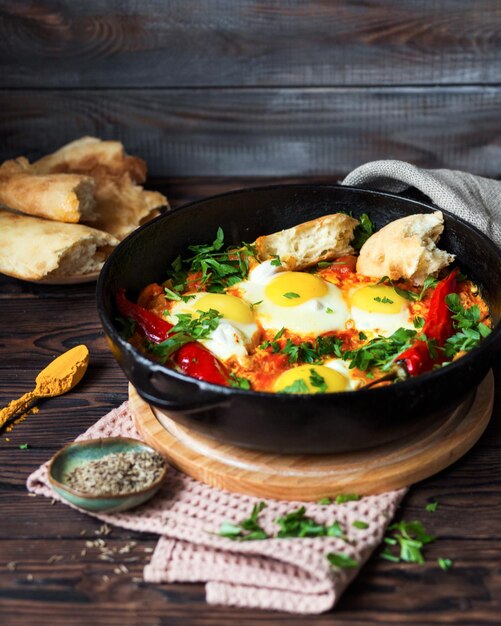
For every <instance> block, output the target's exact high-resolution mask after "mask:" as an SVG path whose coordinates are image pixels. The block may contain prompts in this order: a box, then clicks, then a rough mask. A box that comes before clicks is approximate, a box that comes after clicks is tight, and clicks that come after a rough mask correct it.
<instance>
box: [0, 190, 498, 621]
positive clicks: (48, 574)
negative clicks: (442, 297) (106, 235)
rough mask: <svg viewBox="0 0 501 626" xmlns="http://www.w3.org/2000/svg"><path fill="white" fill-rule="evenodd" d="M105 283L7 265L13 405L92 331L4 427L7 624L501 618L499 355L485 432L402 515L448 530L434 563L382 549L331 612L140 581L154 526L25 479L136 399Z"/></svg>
mask: <svg viewBox="0 0 501 626" xmlns="http://www.w3.org/2000/svg"><path fill="white" fill-rule="evenodd" d="M252 182H255V181H249V180H236V179H234V180H231V181H228V180H225V181H223V180H214V179H211V180H193V179H191V180H177V181H173V182H171V183H170V184H169V185H167V186H166V187H164V191H165V192H166V193H167V195H168V197H169V198H170V200H171V203H172V205H173V206H178V205H180V204H181V203H184V202H186V201H188V200H191V199H194V198H198V197H204V196H208V195H211V194H214V193H218V192H220V191H226V190H229V189H234V188H238V187H243V186H247V185H249V184H251V183H252ZM259 182H261V181H259ZM94 292H95V285H94V284H87V285H75V286H70V287H57V286H41V285H32V284H29V283H24V282H20V281H17V280H14V279H9V278H6V277H0V319H1V325H0V406H3V405H5V404H7V402H8V401H9V400H10V399H12V398H14V397H17V396H19V395H21V394H22V393H24V392H25V391H28V390H30V389H31V388H32V387H33V382H34V379H35V377H36V374H37V373H38V371H39V370H40V369H42V368H43V367H44V366H45V365H46V364H47V363H48V362H49V361H50V360H51V359H52V358H53V357H54V356H56V355H57V354H60V353H61V352H63V351H64V350H66V349H68V348H70V347H73V346H74V345H77V344H79V343H85V344H86V345H87V346H88V347H89V349H90V354H91V361H90V367H89V370H88V372H87V374H86V376H85V378H84V380H83V381H82V382H81V383H80V385H79V386H78V387H77V388H76V389H75V390H74V391H72V392H71V393H70V394H68V395H66V396H62V397H60V398H54V399H51V400H46V401H43V402H40V405H39V406H40V412H39V413H38V414H34V415H31V416H30V417H29V418H28V419H27V420H26V421H24V422H23V423H21V424H18V425H16V426H15V428H14V429H13V430H12V432H8V433H5V432H4V433H2V434H1V436H0V459H1V463H0V502H1V518H0V520H1V523H0V624H2V626H11V625H12V626H14V625H16V626H21V625H23V626H24V625H28V624H30V625H38V624H43V625H46V624H50V625H52V626H69V625H83V624H85V625H91V626H96V625H100V624H103V625H107V626H112V625H117V626H129V625H140V626H150V625H151V626H152V625H160V624H172V625H176V626H177V625H178V624H179V625H181V624H190V625H194V624H200V625H204V626H209V625H213V626H218V625H220V624H233V623H236V622H237V621H238V623H239V625H240V626H244V625H246V624H273V623H281V624H297V625H299V624H306V623H307V624H315V625H320V624H331V623H332V624H350V625H354V624H397V625H398V624H414V625H418V624H419V625H421V624H423V625H424V624H439V623H440V624H442V623H444V624H445V623H455V624H471V625H472V626H480V625H482V624H500V623H501V498H500V491H501V457H500V453H501V422H500V420H499V419H496V416H497V417H499V408H500V396H501V394H500V386H499V381H500V380H501V368H500V367H499V361H498V363H497V367H496V370H497V371H496V375H497V376H496V379H497V401H496V406H495V413H494V417H493V419H492V420H491V423H490V425H489V426H488V428H487V431H486V432H485V434H484V435H483V436H482V438H481V440H480V442H479V443H478V444H477V445H476V446H475V447H474V449H473V450H471V451H470V452H469V453H468V454H467V455H466V456H465V457H463V458H462V459H461V460H460V461H458V462H457V463H456V464H454V465H453V466H452V467H450V468H448V469H447V470H445V471H442V472H441V473H440V474H438V475H436V476H434V477H433V478H430V479H428V480H426V481H424V482H422V483H420V484H418V485H416V486H414V487H413V488H412V489H411V490H410V493H409V495H408V496H407V497H406V499H405V501H404V503H403V505H402V507H401V509H400V511H399V513H398V516H399V518H401V517H403V518H404V519H406V520H412V519H420V520H422V521H423V523H424V524H425V526H426V529H427V530H428V531H429V532H430V533H431V534H433V535H436V536H437V537H438V539H437V541H436V542H435V543H433V544H431V545H430V546H429V547H428V549H427V550H426V558H427V561H426V564H425V565H423V566H419V565H409V564H393V563H390V562H387V561H384V560H381V559H380V558H378V557H377V556H374V557H373V558H372V559H371V560H370V561H369V563H368V564H367V565H366V566H365V567H364V569H363V570H362V572H361V573H360V575H359V576H358V578H357V579H356V580H355V581H354V583H353V584H352V585H351V587H350V588H349V589H348V590H347V591H346V593H345V594H344V596H343V597H342V599H341V600H340V602H339V604H338V605H337V607H336V608H335V610H334V611H332V612H330V613H327V614H325V615H321V616H312V617H309V618H308V617H304V616H294V615H289V614H284V613H275V612H265V611H254V610H238V609H231V608H224V607H213V606H208V605H207V604H206V603H205V599H204V588H203V586H202V585H201V584H165V585H152V584H145V583H143V582H141V573H142V568H143V566H144V564H145V563H146V562H147V561H148V559H149V558H150V553H151V550H152V548H153V547H154V545H155V543H156V536H155V535H144V534H139V533H132V532H128V531H125V530H122V529H120V528H112V530H111V533H110V534H108V535H106V536H105V535H103V533H102V530H103V529H102V528H101V523H100V522H99V521H96V520H95V519H93V518H91V517H88V516H86V515H83V514H81V513H79V512H77V511H74V510H72V509H70V508H68V507H66V506H64V505H62V504H60V503H55V504H53V503H51V501H50V500H48V499H46V498H42V497H36V498H33V497H30V496H29V495H28V493H27V491H26V488H25V481H26V478H27V477H28V475H29V474H30V473H31V472H32V471H33V470H34V469H36V468H37V467H38V465H40V464H41V463H42V462H44V461H45V460H47V459H48V458H49V457H50V456H51V455H53V454H54V453H55V452H56V451H57V450H58V449H59V448H60V447H61V446H62V445H63V444H65V443H67V442H68V441H71V440H72V439H74V438H75V437H76V436H77V435H78V434H79V433H80V432H82V431H83V430H84V429H86V428H87V427H89V426H90V425H91V424H93V423H94V422H95V421H96V420H97V419H98V418H99V417H101V416H102V415H103V414H104V413H106V412H107V411H108V410H109V409H111V408H112V407H115V406H117V405H118V404H120V403H121V402H123V401H124V400H125V399H126V397H127V381H126V379H125V376H124V375H123V373H122V371H121V370H120V368H119V367H118V365H117V364H116V363H115V361H114V359H113V357H112V355H111V353H110V351H109V349H108V347H107V344H106V342H105V340H104V337H103V333H102V331H101V327H100V323H99V319H98V315H97V312H96V305H95V295H94ZM23 444H28V448H21V447H20V446H22V445H23ZM431 500H436V501H437V502H438V503H439V506H438V509H437V511H436V512H435V513H428V512H426V511H425V510H424V507H425V504H426V503H427V502H428V501H431ZM99 537H101V538H102V539H103V540H104V541H106V544H107V546H108V547H109V548H111V549H112V550H113V551H114V552H115V553H116V554H115V557H114V558H115V561H114V562H108V561H103V560H100V559H99V558H98V556H99V550H98V549H97V548H96V547H87V544H86V542H87V541H90V540H93V539H96V538H99ZM131 542H136V543H135V544H131ZM438 557H446V558H450V559H452V560H453V561H454V565H453V567H452V569H450V570H449V571H442V570H441V569H440V568H439V567H438V566H437V558H438ZM121 565H125V568H120V566H121ZM121 570H123V571H121Z"/></svg>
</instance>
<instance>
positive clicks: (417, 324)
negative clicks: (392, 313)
mask: <svg viewBox="0 0 501 626" xmlns="http://www.w3.org/2000/svg"><path fill="white" fill-rule="evenodd" d="M412 323H413V324H414V328H423V326H424V317H420V316H419V315H416V317H415V318H414V319H413V320H412Z"/></svg>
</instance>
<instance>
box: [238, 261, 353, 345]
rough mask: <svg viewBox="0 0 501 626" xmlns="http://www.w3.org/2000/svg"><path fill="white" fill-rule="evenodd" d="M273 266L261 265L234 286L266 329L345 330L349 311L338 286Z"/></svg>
mask: <svg viewBox="0 0 501 626" xmlns="http://www.w3.org/2000/svg"><path fill="white" fill-rule="evenodd" d="M272 263H273V261H265V262H264V263H261V264H260V265H258V266H256V268H254V269H253V270H252V271H251V272H250V273H249V277H248V279H247V280H246V281H242V282H240V283H238V284H237V285H235V290H236V291H237V292H238V294H239V295H240V296H241V297H242V298H244V299H245V300H246V301H247V302H248V303H249V304H252V308H253V311H254V314H255V317H256V319H257V320H258V321H259V323H260V324H261V326H262V327H263V328H264V329H265V330H268V329H270V330H279V329H280V328H282V327H285V328H287V329H288V330H290V331H291V332H293V333H296V334H299V335H311V334H313V333H314V334H317V335H320V334H322V333H326V332H329V331H332V330H343V329H344V328H345V324H346V321H347V320H348V318H349V311H348V307H347V305H346V303H345V301H344V299H343V296H342V292H341V290H340V289H339V288H338V287H336V286H335V285H333V284H331V283H328V282H327V281H325V280H324V279H323V278H321V277H320V276H316V275H314V274H309V273H307V272H291V271H285V270H284V268H283V267H281V266H279V267H275V266H273V265H272Z"/></svg>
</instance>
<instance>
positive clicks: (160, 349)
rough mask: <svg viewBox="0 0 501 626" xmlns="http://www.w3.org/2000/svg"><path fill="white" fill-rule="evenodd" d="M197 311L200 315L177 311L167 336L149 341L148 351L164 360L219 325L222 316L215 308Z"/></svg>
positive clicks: (208, 333)
mask: <svg viewBox="0 0 501 626" xmlns="http://www.w3.org/2000/svg"><path fill="white" fill-rule="evenodd" d="M197 313H199V314H200V315H199V317H196V318H193V316H192V315H191V313H179V314H178V315H177V319H178V321H177V324H176V325H175V326H173V327H172V329H171V331H170V334H169V337H168V338H167V339H166V340H165V341H162V342H160V343H150V344H149V349H150V351H151V352H152V353H153V354H155V355H156V356H158V357H160V358H162V359H164V360H166V359H168V358H169V357H170V356H171V355H172V354H173V353H174V352H176V350H178V349H179V348H180V347H181V346H184V345H185V344H186V343H190V342H191V341H198V340H200V339H205V338H207V337H208V336H209V335H210V333H211V332H212V331H213V330H215V329H216V328H217V327H218V326H219V320H220V319H221V318H222V317H223V316H222V315H221V313H219V312H218V311H216V310H215V309H209V310H208V311H197Z"/></svg>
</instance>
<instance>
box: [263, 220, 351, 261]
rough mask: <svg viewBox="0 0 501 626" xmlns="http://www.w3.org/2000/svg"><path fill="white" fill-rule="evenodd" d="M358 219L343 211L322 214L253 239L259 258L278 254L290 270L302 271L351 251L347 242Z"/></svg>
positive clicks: (267, 257)
mask: <svg viewBox="0 0 501 626" xmlns="http://www.w3.org/2000/svg"><path fill="white" fill-rule="evenodd" d="M358 223H359V222H358V220H356V219H354V218H353V217H350V216H349V215H346V214H345V213H333V214H331V215H325V216H323V217H319V218H317V219H314V220H310V221H309V222H304V223H303V224H299V225H298V226H293V227H292V228H288V229H287V230H281V231H279V232H277V233H273V234H272V235H265V236H263V237H258V239H256V241H255V245H256V247H257V252H258V257H259V259H260V260H261V261H266V260H267V259H271V258H273V257H275V256H279V257H280V260H281V261H282V265H284V266H285V267H286V268H287V269H289V270H301V269H304V268H306V267H311V266H312V265H316V264H317V263H319V262H320V261H330V260H332V259H335V258H337V257H340V256H345V255H347V254H353V248H352V247H351V245H350V241H351V240H352V239H353V231H354V230H355V227H356V226H357V225H358Z"/></svg>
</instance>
